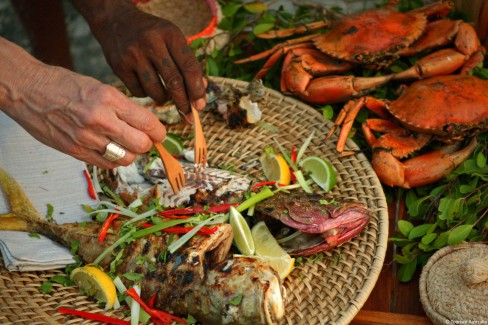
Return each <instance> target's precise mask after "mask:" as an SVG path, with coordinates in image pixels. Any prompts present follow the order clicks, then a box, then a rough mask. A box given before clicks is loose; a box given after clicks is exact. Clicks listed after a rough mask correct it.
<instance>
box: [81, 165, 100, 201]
mask: <svg viewBox="0 0 488 325" xmlns="http://www.w3.org/2000/svg"><path fill="white" fill-rule="evenodd" d="M83 174H84V175H85V179H86V183H87V186H88V195H89V196H90V197H91V198H92V199H93V200H96V199H97V193H96V192H95V187H94V186H93V183H92V180H91V177H90V174H88V171H87V170H86V169H83Z"/></svg>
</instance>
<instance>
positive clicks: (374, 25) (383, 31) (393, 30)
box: [315, 9, 427, 68]
mask: <svg viewBox="0 0 488 325" xmlns="http://www.w3.org/2000/svg"><path fill="white" fill-rule="evenodd" d="M426 24H427V18H426V16H425V15H424V14H423V13H400V12H397V11H395V10H391V9H376V10H370V11H365V12H362V13H358V14H355V15H351V16H346V17H344V18H342V19H341V20H339V21H337V22H336V23H335V24H334V25H333V26H332V28H331V30H330V31H328V32H327V33H324V34H323V35H321V36H320V37H318V38H317V39H315V46H316V47H317V48H318V49H320V50H321V51H322V52H324V53H326V54H328V55H330V56H332V57H335V58H338V59H341V60H346V61H349V62H354V63H358V64H364V65H371V66H372V67H377V68H380V67H382V66H385V65H388V64H389V63H390V62H391V61H392V60H394V59H396V58H397V57H398V55H397V53H398V52H399V51H400V50H401V49H403V48H406V47H408V46H410V44H412V43H413V42H414V41H415V40H417V39H418V38H419V37H420V35H422V33H423V32H424V30H425V27H426Z"/></svg>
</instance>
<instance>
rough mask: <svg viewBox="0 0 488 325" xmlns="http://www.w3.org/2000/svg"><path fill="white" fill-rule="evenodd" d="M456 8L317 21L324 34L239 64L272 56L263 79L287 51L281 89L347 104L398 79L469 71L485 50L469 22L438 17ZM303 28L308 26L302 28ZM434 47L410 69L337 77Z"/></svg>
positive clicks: (441, 4) (306, 97)
mask: <svg viewBox="0 0 488 325" xmlns="http://www.w3.org/2000/svg"><path fill="white" fill-rule="evenodd" d="M452 7H453V6H452V4H451V3H450V2H442V1H440V2H436V3H433V4H431V5H428V6H425V7H422V8H419V9H416V10H413V11H409V12H405V13H400V12H397V11H395V10H393V9H390V8H381V9H374V10H369V11H365V12H361V13H358V14H354V15H351V16H345V17H343V18H342V19H339V20H337V21H332V22H324V23H322V24H320V23H319V24H317V23H315V24H313V25H312V26H311V28H312V29H313V28H315V29H316V28H322V27H324V26H325V27H330V28H329V30H328V31H327V32H325V33H317V34H313V35H308V36H305V37H301V38H298V39H293V40H289V41H286V42H284V43H282V44H280V45H277V46H275V47H274V48H272V49H270V50H268V51H266V52H263V53H260V54H257V55H254V56H252V57H249V58H247V59H243V60H239V61H237V62H236V63H244V62H249V61H254V60H258V59H261V58H265V57H267V56H270V57H269V59H268V61H267V62H266V63H265V64H264V66H263V68H262V69H261V70H260V71H259V72H258V73H257V75H256V76H255V78H256V79H259V78H262V77H263V76H264V75H265V74H266V72H267V71H268V70H269V69H270V68H271V67H272V66H273V65H274V64H275V63H276V62H277V61H278V59H279V58H280V57H281V56H282V55H284V54H286V57H285V59H284V62H283V67H282V76H281V91H282V92H284V93H291V94H294V95H296V96H298V97H300V98H301V99H302V100H304V101H306V102H309V103H315V104H325V103H337V102H343V101H346V100H348V99H350V98H352V97H358V96H361V95H363V94H364V93H365V92H366V91H369V90H372V89H374V88H375V87H377V86H380V85H383V84H386V83H387V82H389V81H391V80H395V79H402V80H404V79H412V78H419V79H422V78H428V77H432V76H437V75H448V74H452V73H454V72H459V73H467V72H469V71H471V70H472V69H473V68H474V67H475V66H476V65H477V64H478V63H480V62H482V61H483V58H484V48H483V47H482V46H481V45H480V41H479V39H478V36H477V34H476V31H475V30H474V28H473V27H472V26H471V25H470V24H468V23H465V22H463V21H461V20H450V19H445V18H444V19H438V18H439V17H445V16H446V15H447V14H448V13H449V12H450V11H451V10H452ZM436 19H438V20H436ZM300 29H301V30H310V29H309V28H303V26H301V27H300V28H299V30H300ZM292 32H293V30H292V31H290V30H284V31H282V32H281V33H280V31H275V32H272V33H266V34H264V35H261V36H262V37H265V38H269V37H276V36H280V35H284V36H290V34H291V33H292ZM258 36H259V35H258ZM452 47H453V48H452ZM433 49H441V50H440V51H438V52H433V53H431V54H429V55H427V56H425V57H423V58H422V59H421V60H419V61H418V62H417V63H416V64H415V65H414V66H412V67H411V68H410V69H408V70H406V71H404V72H401V73H398V74H389V75H383V76H378V77H371V78H365V77H355V76H351V75H346V76H343V75H336V74H338V73H342V72H347V71H349V70H350V69H351V68H353V67H355V66H364V67H367V68H372V69H378V70H379V69H383V68H385V67H387V66H389V65H390V64H391V63H392V62H393V61H394V60H396V59H398V58H399V57H400V56H411V55H414V54H419V53H423V52H424V51H426V50H433Z"/></svg>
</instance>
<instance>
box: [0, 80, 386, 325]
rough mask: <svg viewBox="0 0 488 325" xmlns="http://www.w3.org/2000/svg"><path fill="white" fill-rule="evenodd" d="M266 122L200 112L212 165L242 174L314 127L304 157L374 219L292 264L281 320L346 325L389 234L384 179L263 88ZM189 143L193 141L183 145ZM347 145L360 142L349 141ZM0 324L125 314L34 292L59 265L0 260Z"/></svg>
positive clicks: (63, 293) (57, 292)
mask: <svg viewBox="0 0 488 325" xmlns="http://www.w3.org/2000/svg"><path fill="white" fill-rule="evenodd" d="M213 80H214V81H215V82H216V83H217V84H218V85H220V86H222V87H224V86H225V85H232V86H234V87H236V88H238V89H241V90H244V89H245V88H246V86H247V83H246V82H243V81H238V80H232V79H225V78H214V79H213ZM261 108H262V110H263V123H262V124H260V125H258V126H254V127H251V128H247V129H241V130H232V129H230V128H228V127H227V125H226V123H225V122H223V121H221V120H219V119H218V118H217V117H216V116H215V115H214V114H212V113H209V112H203V113H202V114H201V117H202V123H203V125H204V130H205V133H206V138H207V143H208V149H209V164H210V165H211V166H219V165H225V166H234V167H235V168H236V169H237V171H238V172H239V173H242V174H245V175H248V176H250V177H254V178H258V179H263V176H262V174H261V171H260V168H259V164H256V163H255V161H256V159H257V158H258V157H259V155H260V154H261V153H262V150H263V148H264V147H265V146H267V145H273V143H274V142H273V140H272V138H273V137H274V138H276V139H277V140H278V141H279V142H280V143H281V144H282V145H283V146H284V147H285V148H291V146H292V145H295V146H298V147H299V146H300V145H301V144H302V143H303V141H304V140H305V139H306V138H307V137H308V136H309V135H310V133H311V132H312V130H315V137H314V139H313V141H312V143H311V145H310V146H309V148H308V150H307V152H306V155H320V156H322V157H324V158H327V159H328V160H329V161H330V162H331V163H332V164H333V166H334V168H335V169H336V171H337V182H338V184H337V186H336V187H335V188H334V189H333V191H332V195H333V196H334V197H336V198H343V199H350V200H357V201H359V202H363V203H365V204H366V205H367V206H368V207H369V209H370V211H371V215H372V219H371V222H370V223H369V225H368V226H366V228H365V229H364V230H363V231H362V233H361V234H360V235H359V236H358V237H356V238H354V239H352V240H351V241H350V242H348V243H345V244H343V245H341V246H340V247H336V248H335V249H333V250H331V251H329V252H326V253H323V254H320V256H317V257H318V258H316V259H314V260H315V261H314V262H313V263H303V264H301V265H300V266H298V267H296V268H295V269H294V270H293V272H292V273H291V274H290V276H288V277H287V279H286V280H285V283H284V285H285V287H286V291H287V307H286V317H285V319H284V320H283V322H282V324H290V325H292V324H293V325H295V324H307V325H308V324H348V323H349V322H350V321H351V320H352V319H353V318H354V316H355V315H356V313H357V312H358V311H359V310H360V309H361V307H362V306H363V304H364V303H365V302H366V300H367V298H368V296H369V294H370V293H371V291H372V290H373V287H374V285H375V284H376V281H377V279H378V276H379V273H380V271H381V268H382V266H383V261H384V258H385V253H386V247H387V238H388V212H387V203H386V199H385V196H384V193H383V189H382V187H381V184H380V182H379V180H378V178H377V176H376V174H375V173H374V171H373V169H372V167H371V165H370V163H369V161H368V160H367V159H366V157H365V156H364V155H363V154H357V155H353V156H349V157H344V158H340V159H339V158H338V156H337V154H336V152H335V150H334V145H335V142H336V141H337V138H336V137H335V136H334V137H333V138H332V139H331V141H328V142H324V138H325V135H326V134H327V132H328V131H329V129H330V127H331V126H332V123H331V122H330V121H327V120H325V119H324V118H323V117H322V115H321V114H320V113H318V112H317V111H316V110H314V109H313V108H311V107H310V106H308V105H305V104H303V103H301V102H299V101H297V100H295V99H292V98H289V97H285V96H283V95H282V94H280V93H279V92H276V91H274V90H269V89H267V90H266V97H265V101H264V105H262V107H261ZM168 129H169V132H172V133H179V134H181V135H183V136H186V135H190V134H191V132H192V128H191V126H189V125H176V126H171V127H169V128H168ZM186 145H187V146H191V145H192V143H191V142H187V143H186ZM347 147H348V148H349V149H357V146H356V145H355V144H354V143H353V142H352V141H351V140H348V142H347ZM0 263H1V264H0V323H1V324H29V325H34V324H91V323H92V322H90V321H86V320H82V319H80V318H70V317H67V316H64V315H60V314H58V313H57V312H56V310H57V308H59V307H68V308H75V309H78V310H87V311H92V312H101V313H105V314H108V315H113V316H117V317H123V316H122V312H115V313H107V312H105V311H103V310H102V309H100V308H99V307H98V306H97V305H96V304H95V303H94V302H93V301H92V300H90V299H88V298H86V297H84V296H81V295H80V294H79V293H78V290H77V288H75V287H63V286H61V285H57V284H55V285H54V290H53V292H52V293H51V294H48V295H44V294H42V293H40V292H39V290H38V288H39V286H40V285H41V284H42V283H43V282H45V281H47V280H48V279H49V278H50V277H51V276H53V275H57V274H62V271H43V272H22V273H18V272H13V273H9V272H8V271H7V270H6V268H5V267H4V265H3V263H2V262H0Z"/></svg>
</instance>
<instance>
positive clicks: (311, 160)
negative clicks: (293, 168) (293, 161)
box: [299, 156, 337, 192]
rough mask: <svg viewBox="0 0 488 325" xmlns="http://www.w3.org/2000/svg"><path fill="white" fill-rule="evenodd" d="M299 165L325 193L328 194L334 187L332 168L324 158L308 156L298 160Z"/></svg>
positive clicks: (334, 180)
mask: <svg viewBox="0 0 488 325" xmlns="http://www.w3.org/2000/svg"><path fill="white" fill-rule="evenodd" d="M299 165H300V167H302V168H303V170H304V171H305V172H307V173H308V174H309V175H310V178H312V180H313V181H314V182H315V183H316V184H317V185H318V186H320V187H321V188H322V189H323V190H324V191H325V192H329V191H330V190H331V189H332V188H333V187H334V186H335V185H336V183H337V179H336V172H335V170H334V167H332V164H331V163H330V162H328V161H327V160H325V159H324V158H321V157H317V156H309V157H307V158H304V159H302V160H300V163H299Z"/></svg>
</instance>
